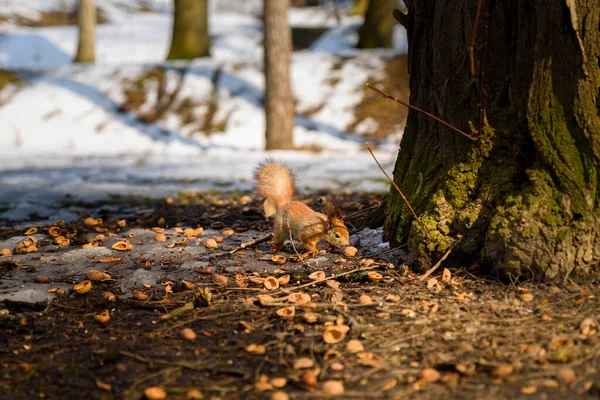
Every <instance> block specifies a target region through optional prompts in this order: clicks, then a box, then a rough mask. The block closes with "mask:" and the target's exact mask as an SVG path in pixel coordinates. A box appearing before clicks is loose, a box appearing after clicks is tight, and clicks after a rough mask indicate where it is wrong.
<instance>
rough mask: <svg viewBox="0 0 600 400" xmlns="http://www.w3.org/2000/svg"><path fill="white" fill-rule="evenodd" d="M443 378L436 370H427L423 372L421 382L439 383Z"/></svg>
mask: <svg viewBox="0 0 600 400" xmlns="http://www.w3.org/2000/svg"><path fill="white" fill-rule="evenodd" d="M441 377H442V375H441V374H440V373H439V371H438V370H437V369H435V368H425V369H424V370H423V371H421V380H423V381H425V382H429V383H432V382H437V381H439V380H440V378H441Z"/></svg>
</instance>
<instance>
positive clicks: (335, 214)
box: [324, 198, 342, 221]
mask: <svg viewBox="0 0 600 400" xmlns="http://www.w3.org/2000/svg"><path fill="white" fill-rule="evenodd" d="M324 204H325V215H327V218H329V220H334V219H337V220H340V221H342V210H340V207H339V206H338V205H337V203H336V202H335V200H333V199H331V198H327V199H325V201H324Z"/></svg>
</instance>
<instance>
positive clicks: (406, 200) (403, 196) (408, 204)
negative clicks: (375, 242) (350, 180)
mask: <svg viewBox="0 0 600 400" xmlns="http://www.w3.org/2000/svg"><path fill="white" fill-rule="evenodd" d="M365 146H366V147H367V150H369V153H371V156H372V157H373V159H374V160H375V162H376V163H377V166H378V167H379V169H380V170H381V172H383V174H384V175H385V177H386V178H387V179H388V181H390V183H391V184H392V185H393V186H394V187H395V188H396V190H397V191H398V193H400V196H402V198H403V199H404V202H405V203H406V205H407V206H408V208H409V209H410V211H411V212H412V214H413V216H414V217H415V219H416V220H417V222H418V223H419V225H421V228H423V231H424V232H425V234H426V235H427V236H428V237H429V232H427V229H425V225H423V223H422V222H421V220H420V219H419V217H418V216H417V213H416V212H415V210H414V209H413V208H412V206H411V205H410V203H409V202H408V199H407V198H406V196H405V195H404V193H402V190H400V188H399V187H398V185H396V182H394V181H393V180H392V178H390V176H389V175H388V174H387V172H385V169H383V167H382V166H381V164H380V163H379V161H378V160H377V157H375V154H373V150H371V147H370V146H369V143H365Z"/></svg>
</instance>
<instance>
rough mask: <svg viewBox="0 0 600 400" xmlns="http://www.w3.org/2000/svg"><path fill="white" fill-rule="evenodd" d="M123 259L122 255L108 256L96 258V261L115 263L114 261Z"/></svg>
mask: <svg viewBox="0 0 600 400" xmlns="http://www.w3.org/2000/svg"><path fill="white" fill-rule="evenodd" d="M122 259H123V258H122V257H108V258H101V259H99V260H94V262H95V263H114V262H119V261H121V260H122Z"/></svg>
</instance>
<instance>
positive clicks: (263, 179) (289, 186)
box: [256, 160, 294, 217]
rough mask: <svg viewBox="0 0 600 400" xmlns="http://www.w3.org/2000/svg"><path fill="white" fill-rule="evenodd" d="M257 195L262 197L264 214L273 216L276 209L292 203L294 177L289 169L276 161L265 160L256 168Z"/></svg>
mask: <svg viewBox="0 0 600 400" xmlns="http://www.w3.org/2000/svg"><path fill="white" fill-rule="evenodd" d="M256 179H257V181H258V188H257V189H258V193H259V194H260V195H261V196H262V197H264V198H265V199H266V200H265V204H264V208H265V214H266V215H267V217H269V216H271V215H273V214H275V210H276V209H277V207H279V206H281V205H283V204H286V203H289V202H290V201H292V195H293V194H294V176H293V175H292V172H291V171H290V169H289V168H288V167H287V166H285V165H284V164H281V163H279V162H277V161H272V160H267V161H264V162H262V163H260V164H259V165H258V167H257V168H256Z"/></svg>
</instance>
